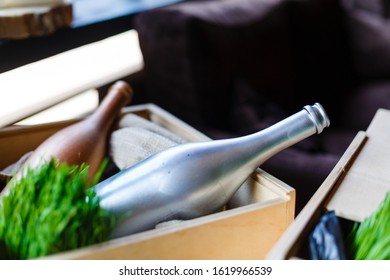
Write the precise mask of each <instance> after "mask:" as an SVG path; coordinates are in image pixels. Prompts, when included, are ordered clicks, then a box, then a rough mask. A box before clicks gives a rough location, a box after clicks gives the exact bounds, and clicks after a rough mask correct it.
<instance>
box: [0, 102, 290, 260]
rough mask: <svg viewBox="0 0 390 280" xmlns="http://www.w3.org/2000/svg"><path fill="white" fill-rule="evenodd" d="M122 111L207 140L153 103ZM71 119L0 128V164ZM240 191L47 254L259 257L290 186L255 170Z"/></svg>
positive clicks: (285, 209)
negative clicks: (141, 227)
mask: <svg viewBox="0 0 390 280" xmlns="http://www.w3.org/2000/svg"><path fill="white" fill-rule="evenodd" d="M122 113H123V114H127V113H136V114H138V115H140V116H142V117H145V118H147V119H149V120H151V121H153V122H155V123H156V124H158V125H160V126H162V127H164V128H167V129H168V130H170V131H172V132H174V133H176V134H178V135H179V136H182V137H183V138H186V139H188V140H191V141H206V140H210V139H209V138H208V137H207V136H205V135H204V134H202V133H201V132H199V131H197V130H196V129H194V128H192V127H191V126H189V125H188V124H186V123H184V122H183V121H181V120H180V119H178V118H176V117H175V116H173V115H171V114H170V113H168V112H166V111H165V110H163V109H162V108H160V107H158V106H156V105H154V104H145V105H138V106H130V107H127V108H124V109H123V111H122ZM75 121H77V120H73V121H67V122H60V123H52V124H45V125H38V126H31V127H10V128H5V129H2V130H0V151H1V154H2V157H0V168H3V167H5V166H7V165H8V164H10V163H12V162H14V161H16V160H17V159H18V158H19V157H20V156H22V155H23V154H24V153H26V152H28V151H30V150H32V149H34V148H35V147H36V146H38V145H39V144H40V143H41V142H42V141H43V140H44V139H46V138H47V137H49V136H50V135H51V134H53V133H54V132H56V131H58V130H59V129H61V128H63V127H65V126H66V125H69V124H71V123H74V122H75ZM241 190H244V191H246V192H247V193H250V194H251V195H250V197H249V200H248V201H246V202H244V203H241V204H239V205H236V207H234V208H231V209H228V210H224V211H221V212H218V213H215V214H211V215H207V216H203V217H200V218H196V219H192V220H188V221H184V222H180V223H177V224H174V225H170V226H166V227H161V228H158V229H153V230H149V231H145V232H142V233H137V234H133V235H129V236H126V237H122V238H117V239H113V240H110V241H107V242H104V243H101V244H97V245H93V246H89V247H85V248H82V249H78V250H74V251H70V252H64V253H61V254H58V255H52V256H48V257H47V258H48V259H264V258H265V257H266V255H267V253H268V252H269V250H270V249H271V248H272V246H273V245H274V244H275V242H276V241H277V240H278V238H279V237H280V236H281V235H282V233H283V232H284V230H285V229H286V228H287V227H288V225H290V224H291V222H292V221H293V219H294V211H295V190H294V189H293V188H291V187H289V186H288V185H286V184H285V183H283V182H281V181H280V180H278V179H276V178H275V177H273V176H271V175H270V174H267V173H266V172H264V171H263V170H261V169H258V170H257V171H256V172H254V173H253V174H252V176H251V178H249V179H248V180H247V182H246V183H245V186H243V187H242V189H240V191H241ZM235 199H236V198H235Z"/></svg>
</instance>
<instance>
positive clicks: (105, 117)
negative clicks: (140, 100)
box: [89, 81, 132, 128]
mask: <svg viewBox="0 0 390 280" xmlns="http://www.w3.org/2000/svg"><path fill="white" fill-rule="evenodd" d="M131 97H132V90H131V88H130V87H129V86H128V85H127V84H125V83H124V82H120V81H119V82H116V83H115V84H114V85H113V86H112V87H111V88H110V89H109V91H108V93H107V95H106V96H105V98H104V99H103V101H102V102H101V103H100V105H99V107H98V108H97V109H96V111H95V112H94V113H93V114H92V115H91V116H90V118H89V121H91V122H93V123H94V125H95V126H97V127H100V128H107V127H110V126H111V124H112V122H113V121H114V119H115V118H116V117H117V116H118V114H119V112H120V110H121V108H122V107H123V106H125V105H126V104H127V103H128V102H129V101H130V99H131Z"/></svg>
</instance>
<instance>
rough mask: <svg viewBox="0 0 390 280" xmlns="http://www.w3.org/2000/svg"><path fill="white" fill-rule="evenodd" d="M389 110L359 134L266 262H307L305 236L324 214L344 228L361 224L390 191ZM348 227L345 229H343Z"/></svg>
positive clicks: (380, 114) (384, 111) (382, 111)
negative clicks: (288, 260)
mask: <svg viewBox="0 0 390 280" xmlns="http://www.w3.org/2000/svg"><path fill="white" fill-rule="evenodd" d="M389 131H390V111H389V110H385V109H379V110H378V111H377V113H376V115H375V117H374V119H373V120H372V122H371V124H370V126H369V127H368V129H367V131H366V132H363V131H361V132H359V133H358V134H357V135H356V137H355V139H354V140H353V142H352V143H351V144H350V146H349V148H348V149H347V150H346V152H345V153H344V155H343V156H342V158H341V159H340V161H339V162H338V164H337V165H336V166H335V168H334V169H333V170H332V172H331V173H330V174H329V176H328V177H327V179H326V180H325V181H324V182H323V184H322V185H321V186H320V188H319V189H318V190H317V192H316V193H315V194H314V196H313V197H312V198H311V199H310V201H309V202H308V203H307V205H306V206H305V207H304V209H302V211H301V212H300V213H299V215H298V216H297V217H296V219H295V221H294V222H293V223H292V224H291V226H290V227H289V228H288V229H287V230H286V232H285V233H284V234H283V236H282V237H281V238H280V240H279V241H278V242H277V243H276V244H275V246H274V248H273V249H272V250H271V251H270V253H269V254H268V255H267V258H268V259H295V258H299V259H308V258H309V257H310V255H309V248H308V236H309V235H310V233H311V232H312V231H313V229H314V227H315V226H316V225H317V223H318V221H319V218H320V216H321V215H322V214H323V213H324V212H325V211H332V210H333V211H335V214H336V216H338V217H340V220H341V221H342V223H343V224H344V226H345V225H348V224H353V223H355V222H362V221H363V220H364V218H365V217H367V216H368V215H370V214H371V213H372V212H373V211H374V210H375V209H376V208H377V207H378V206H379V204H380V203H381V201H382V200H383V199H384V198H385V195H386V193H387V192H388V191H390V172H389V170H390V134H389ZM345 227H348V226H345Z"/></svg>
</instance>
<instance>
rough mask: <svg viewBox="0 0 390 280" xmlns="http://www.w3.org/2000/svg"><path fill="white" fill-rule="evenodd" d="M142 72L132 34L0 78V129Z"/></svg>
mask: <svg viewBox="0 0 390 280" xmlns="http://www.w3.org/2000/svg"><path fill="white" fill-rule="evenodd" d="M142 68H143V58H142V53H141V50H140V48H139V43H138V34H137V32H136V31H135V30H129V31H127V32H124V33H121V34H118V35H115V36H112V37H110V38H107V39H104V40H102V41H99V42H96V43H92V44H89V45H85V46H82V47H80V48H76V49H73V50H70V51H67V52H64V53H61V54H58V55H55V56H52V57H49V58H47V59H43V60H41V61H38V62H35V63H31V64H28V65H25V66H22V67H19V68H16V69H14V70H11V71H8V72H5V73H2V74H0V94H1V96H2V102H1V103H0V127H4V126H7V125H10V124H13V123H15V122H18V121H20V120H22V119H24V118H26V117H29V116H31V115H33V114H35V113H38V112H40V111H42V110H44V109H47V108H50V107H51V106H53V105H55V104H58V103H60V102H62V101H64V100H66V99H68V98H70V97H73V96H75V95H77V94H79V93H81V92H84V91H86V90H89V89H91V88H97V87H101V86H103V85H106V84H109V83H111V82H113V81H115V80H118V79H121V78H123V77H126V76H128V75H130V74H132V73H135V72H137V71H139V70H141V69H142Z"/></svg>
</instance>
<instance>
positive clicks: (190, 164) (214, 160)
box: [95, 104, 329, 237]
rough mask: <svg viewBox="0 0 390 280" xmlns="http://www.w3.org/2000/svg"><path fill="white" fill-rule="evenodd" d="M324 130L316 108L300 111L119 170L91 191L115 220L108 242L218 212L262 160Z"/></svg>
mask: <svg viewBox="0 0 390 280" xmlns="http://www.w3.org/2000/svg"><path fill="white" fill-rule="evenodd" d="M326 126H329V119H328V117H327V115H326V113H325V111H324V110H323V108H322V107H321V105H319V104H315V105H314V106H305V107H304V109H303V110H302V111H300V112H298V113H296V114H294V115H292V116H290V117H288V118H286V119H284V120H282V121H281V122H279V123H277V124H275V125H273V126H270V127H269V128H267V129H264V130H262V131H260V132H257V133H254V134H251V135H248V136H243V137H238V138H233V139H226V140H215V141H208V142H199V143H187V144H183V145H179V146H175V147H172V148H170V149H167V150H165V151H163V152H160V153H157V154H155V155H153V156H151V157H149V158H147V159H145V160H143V161H141V162H139V163H138V164H136V165H134V166H132V167H130V168H128V169H126V170H123V171H121V172H120V173H118V174H116V175H114V176H113V177H111V178H108V179H107V180H105V181H103V182H101V183H99V184H98V185H96V186H95V190H96V192H97V194H98V196H99V197H100V199H101V206H102V207H103V208H105V209H106V210H108V211H109V212H110V214H111V215H115V216H116V217H117V218H118V221H119V223H118V226H117V227H116V228H115V229H114V231H113V233H112V237H119V236H124V235H128V234H132V233H136V232H141V231H144V230H148V229H152V228H153V227H154V226H155V225H156V224H158V223H160V222H164V221H168V220H172V219H184V220H185V219H191V218H195V217H199V216H203V215H207V214H210V213H213V212H215V211H217V210H219V209H221V207H223V206H224V205H225V204H226V203H227V202H228V201H229V199H230V198H231V197H232V196H233V195H234V193H235V192H236V191H237V190H238V188H239V187H240V186H241V185H242V183H243V182H244V181H245V180H246V179H247V178H248V176H249V175H250V174H251V173H252V172H253V171H254V170H255V169H256V168H257V167H258V166H259V165H261V164H262V163H263V162H264V161H266V160H267V159H269V158H270V157H272V156H273V155H275V154H276V153H278V152H280V151H282V150H283V149H285V148H287V147H289V146H292V145H294V144H295V143H297V142H299V141H301V140H303V139H305V138H307V137H309V136H311V135H313V134H315V133H320V132H321V131H322V130H323V128H325V127H326Z"/></svg>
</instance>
